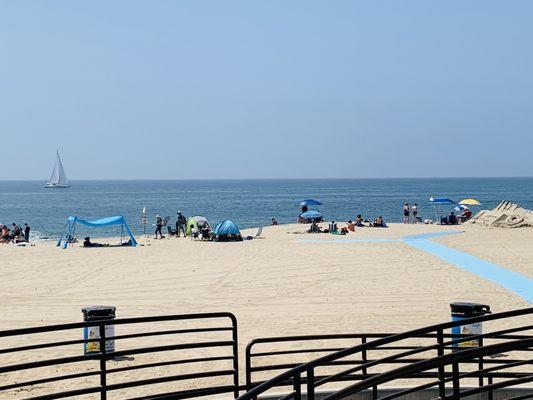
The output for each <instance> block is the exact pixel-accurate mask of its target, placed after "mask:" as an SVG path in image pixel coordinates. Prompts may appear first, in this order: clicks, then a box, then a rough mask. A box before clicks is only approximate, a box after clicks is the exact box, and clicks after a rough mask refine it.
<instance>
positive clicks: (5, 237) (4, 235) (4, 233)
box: [2, 225, 11, 243]
mask: <svg viewBox="0 0 533 400" xmlns="http://www.w3.org/2000/svg"><path fill="white" fill-rule="evenodd" d="M2 242H4V243H9V242H11V235H10V234H9V228H8V227H7V226H5V225H4V226H3V227H2Z"/></svg>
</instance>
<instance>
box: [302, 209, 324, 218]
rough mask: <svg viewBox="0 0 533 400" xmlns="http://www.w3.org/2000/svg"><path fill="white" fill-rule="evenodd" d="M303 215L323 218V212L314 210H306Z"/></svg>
mask: <svg viewBox="0 0 533 400" xmlns="http://www.w3.org/2000/svg"><path fill="white" fill-rule="evenodd" d="M301 217H304V218H305V219H313V218H322V213H320V212H318V211H313V210H312V211H306V212H304V213H303V214H302V215H301Z"/></svg>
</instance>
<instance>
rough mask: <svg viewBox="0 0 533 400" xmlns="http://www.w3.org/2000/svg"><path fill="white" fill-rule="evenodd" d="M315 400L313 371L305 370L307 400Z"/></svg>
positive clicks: (310, 369) (311, 369)
mask: <svg viewBox="0 0 533 400" xmlns="http://www.w3.org/2000/svg"><path fill="white" fill-rule="evenodd" d="M314 399H315V371H314V369H313V368H309V369H308V370H307V400H314Z"/></svg>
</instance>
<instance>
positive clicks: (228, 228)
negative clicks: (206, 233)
mask: <svg viewBox="0 0 533 400" xmlns="http://www.w3.org/2000/svg"><path fill="white" fill-rule="evenodd" d="M213 233H214V234H215V235H240V233H241V231H240V230H239V228H238V227H237V225H235V222H233V221H230V220H225V221H222V222H219V223H218V224H217V226H215V229H214V230H213Z"/></svg>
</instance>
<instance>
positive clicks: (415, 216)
mask: <svg viewBox="0 0 533 400" xmlns="http://www.w3.org/2000/svg"><path fill="white" fill-rule="evenodd" d="M411 212H412V213H413V224H416V223H417V222H418V204H416V203H415V204H413V206H412V207H411Z"/></svg>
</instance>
